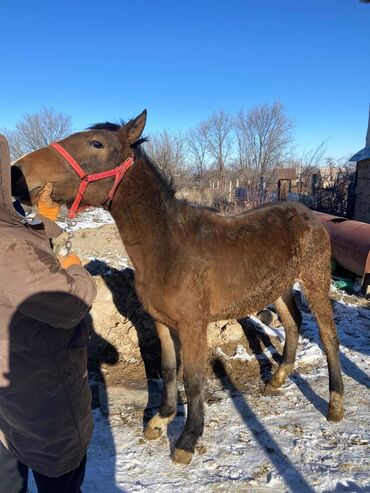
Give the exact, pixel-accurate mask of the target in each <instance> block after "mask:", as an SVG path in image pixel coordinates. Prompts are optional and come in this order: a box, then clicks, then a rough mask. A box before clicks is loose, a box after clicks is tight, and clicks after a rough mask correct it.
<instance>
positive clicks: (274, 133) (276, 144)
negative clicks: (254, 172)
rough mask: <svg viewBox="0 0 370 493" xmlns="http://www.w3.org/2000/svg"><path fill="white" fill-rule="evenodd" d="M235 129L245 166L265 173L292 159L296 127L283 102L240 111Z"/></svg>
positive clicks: (240, 154)
mask: <svg viewBox="0 0 370 493" xmlns="http://www.w3.org/2000/svg"><path fill="white" fill-rule="evenodd" d="M235 127H236V132H237V139H238V147H239V157H240V159H241V166H244V167H245V166H248V167H250V168H255V169H258V170H259V171H260V172H261V173H265V172H266V170H268V169H270V168H272V167H276V166H279V165H281V163H282V161H284V160H285V159H286V158H287V157H288V155H289V152H290V145H291V143H292V128H293V124H292V122H291V121H290V120H289V118H288V117H286V116H285V114H284V108H283V105H282V104H281V102H280V101H275V102H274V103H273V104H272V105H269V104H268V103H265V104H263V105H260V106H256V107H255V108H252V109H251V110H249V111H248V112H247V113H245V112H244V111H243V110H241V111H239V113H238V115H237V117H236V120H235Z"/></svg>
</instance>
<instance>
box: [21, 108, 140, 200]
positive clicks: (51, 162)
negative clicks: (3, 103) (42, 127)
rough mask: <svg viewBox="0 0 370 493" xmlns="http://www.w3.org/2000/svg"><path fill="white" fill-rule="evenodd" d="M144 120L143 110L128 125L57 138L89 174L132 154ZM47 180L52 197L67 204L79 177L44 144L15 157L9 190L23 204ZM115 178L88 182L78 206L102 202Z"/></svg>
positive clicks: (103, 126)
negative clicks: (17, 157) (16, 158)
mask: <svg viewBox="0 0 370 493" xmlns="http://www.w3.org/2000/svg"><path fill="white" fill-rule="evenodd" d="M145 123H146V110H144V111H143V112H142V113H141V114H140V115H139V116H137V117H136V118H134V119H133V120H130V121H129V122H128V123H127V124H123V125H121V126H120V125H114V124H110V123H105V124H98V125H94V126H93V127H91V128H90V129H89V130H87V131H85V132H78V133H75V134H72V135H70V136H69V137H67V138H65V139H63V140H61V141H59V144H60V145H61V146H62V147H63V149H65V150H66V151H67V152H68V153H69V154H70V155H71V156H72V157H73V158H74V160H75V161H76V162H77V163H78V164H79V166H80V167H81V168H82V169H83V170H84V171H85V172H86V174H88V175H90V174H93V173H100V172H103V171H107V170H110V169H113V168H115V167H116V166H118V165H120V164H121V163H122V162H123V161H124V160H125V159H127V158H128V157H130V156H131V155H132V154H133V148H134V147H135V143H137V142H138V140H139V139H140V137H141V135H142V132H143V130H144V127H145ZM46 183H52V184H53V187H54V188H53V194H52V198H53V200H55V201H56V202H60V203H63V204H67V205H70V204H71V203H72V202H73V200H74V198H75V196H76V193H77V190H78V187H79V184H80V178H79V177H78V175H77V174H76V172H75V171H74V170H73V169H72V167H71V166H70V165H69V164H68V163H67V161H66V160H65V158H64V157H62V156H61V155H60V154H59V153H58V152H57V151H56V150H55V149H54V148H52V147H50V146H49V147H44V148H42V149H39V150H37V151H34V152H31V153H30V154H27V155H26V156H23V157H22V158H20V159H18V160H17V161H16V162H15V163H14V165H13V166H12V193H13V195H14V196H16V197H18V198H19V199H20V200H21V201H22V202H23V203H25V204H28V205H34V204H35V203H36V202H37V199H38V196H39V194H40V192H41V191H42V189H43V187H44V186H45V184H46ZM113 183H114V177H110V178H105V179H104V180H99V181H96V182H93V183H90V184H89V186H88V187H87V189H86V192H85V194H84V197H83V201H82V202H81V205H92V206H99V205H101V204H103V203H104V202H105V201H106V199H107V196H108V194H109V192H110V190H111V189H112V186H113Z"/></svg>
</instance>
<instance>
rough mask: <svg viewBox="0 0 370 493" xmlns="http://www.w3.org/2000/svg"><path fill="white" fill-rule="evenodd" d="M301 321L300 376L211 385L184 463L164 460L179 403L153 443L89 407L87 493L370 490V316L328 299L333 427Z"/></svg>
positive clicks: (131, 420) (135, 414)
mask: <svg viewBox="0 0 370 493" xmlns="http://www.w3.org/2000/svg"><path fill="white" fill-rule="evenodd" d="M105 214H106V213H105ZM96 217H97V216H96V213H94V214H92V215H91V216H87V219H86V224H88V225H86V227H92V225H93V224H96V225H101V224H102V222H104V220H106V219H107V217H108V216H107V217H103V218H102V217H101V216H100V218H101V219H103V221H102V222H100V221H99V220H96ZM108 220H109V218H108ZM80 225H81V224H80ZM303 315H304V321H303V328H302V335H301V337H300V345H299V351H298V357H297V363H296V372H295V373H294V374H293V375H292V376H291V377H290V378H289V379H288V381H287V383H286V384H285V385H284V386H283V388H282V389H281V391H280V392H279V394H278V395H274V396H263V395H262V394H261V393H260V391H259V389H258V384H259V382H256V387H255V390H252V391H251V392H248V393H244V392H243V393H241V392H239V391H238V390H236V389H235V388H233V387H232V385H231V384H227V382H224V381H217V382H216V383H215V382H210V383H209V387H210V392H209V395H210V398H209V399H208V403H207V405H206V421H205V431H204V435H203V437H202V438H201V440H200V441H199V446H198V448H197V451H196V453H195V455H194V459H193V462H192V463H191V465H189V466H178V465H175V464H173V463H172V462H171V459H170V450H171V449H172V448H173V446H174V443H175V440H176V438H177V437H178V436H179V434H180V430H181V428H182V426H183V423H184V414H185V412H186V409H185V408H184V406H179V409H178V415H177V417H176V419H175V421H174V423H172V424H171V426H170V427H169V430H168V437H167V436H166V437H162V438H161V439H159V440H158V441H154V442H149V441H146V440H144V439H143V437H142V422H143V411H144V410H138V409H135V408H127V409H126V411H125V412H124V413H122V414H121V415H117V416H113V417H111V418H110V419H109V420H108V419H107V418H106V417H105V416H103V415H102V414H101V412H100V410H95V411H94V419H95V433H94V437H93V440H92V443H91V445H90V448H89V452H88V466H87V472H86V479H85V483H84V486H83V492H84V493H100V492H102V493H113V492H116V493H118V492H130V493H131V492H132V493H134V492H144V491H145V492H158V491H161V493H172V492H173V491H175V490H176V491H180V492H184V493H187V492H189V493H190V492H200V493H201V492H225V493H226V492H247V491H248V492H255V493H264V492H266V493H267V492H268V493H271V492H274V493H275V492H279V493H280V492H288V491H289V492H294V493H296V492H297V493H298V492H299V493H305V492H322V493H324V492H344V491H346V492H370V436H369V430H370V419H369V418H370V406H369V390H368V389H369V387H370V362H369V353H370V310H368V309H366V308H364V307H363V306H359V305H357V304H354V303H348V302H345V301H344V300H340V299H339V300H338V301H335V302H334V316H335V321H336V324H337V328H338V332H339V335H340V340H341V348H340V351H341V363H342V368H343V377H344V384H345V409H346V412H345V418H344V420H343V421H342V422H340V423H336V424H332V423H328V422H327V421H326V419H325V414H326V411H327V403H328V374H327V368H326V360H325V357H324V356H323V353H322V352H321V349H320V343H319V337H318V330H317V327H316V324H315V322H314V320H313V318H312V316H311V315H310V314H309V313H304V314H303ZM266 357H269V355H268V354H266ZM185 407H186V406H185ZM35 491H36V490H35V488H34V486H31V493H35Z"/></svg>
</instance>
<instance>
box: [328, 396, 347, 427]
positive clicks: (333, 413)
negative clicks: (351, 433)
mask: <svg viewBox="0 0 370 493" xmlns="http://www.w3.org/2000/svg"><path fill="white" fill-rule="evenodd" d="M343 416H344V408H343V396H342V395H341V394H339V392H330V400H329V410H328V416H327V420H328V421H333V422H334V423H336V422H338V421H341V420H342V419H343Z"/></svg>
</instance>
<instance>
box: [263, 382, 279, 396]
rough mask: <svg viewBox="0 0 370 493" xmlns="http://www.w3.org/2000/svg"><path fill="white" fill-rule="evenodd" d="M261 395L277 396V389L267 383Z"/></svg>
mask: <svg viewBox="0 0 370 493" xmlns="http://www.w3.org/2000/svg"><path fill="white" fill-rule="evenodd" d="M262 393H263V395H277V394H279V389H278V388H277V387H274V386H273V385H271V383H270V382H267V384H266V385H265V388H264V389H263V390H262Z"/></svg>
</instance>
